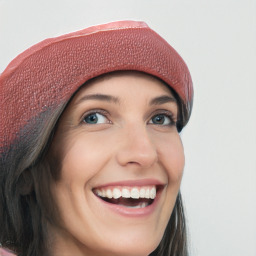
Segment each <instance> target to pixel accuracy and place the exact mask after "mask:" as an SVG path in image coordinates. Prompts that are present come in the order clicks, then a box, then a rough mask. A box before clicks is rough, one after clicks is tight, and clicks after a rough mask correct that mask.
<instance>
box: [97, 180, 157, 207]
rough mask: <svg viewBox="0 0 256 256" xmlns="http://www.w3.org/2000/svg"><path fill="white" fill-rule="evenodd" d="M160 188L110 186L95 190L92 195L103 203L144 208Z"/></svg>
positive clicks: (150, 202)
mask: <svg viewBox="0 0 256 256" xmlns="http://www.w3.org/2000/svg"><path fill="white" fill-rule="evenodd" d="M159 189H160V186H156V185H150V186H140V187H138V186H136V187H130V186H124V187H122V186H112V187H103V188H96V189H94V190H93V192H94V194H95V195H96V196H97V197H99V198H100V199H102V200H103V201H105V202H107V203H110V204H115V205H118V206H121V207H126V208H133V209H137V208H145V207H147V206H149V205H151V204H152V203H153V202H154V199H155V198H156V195H157V191H159Z"/></svg>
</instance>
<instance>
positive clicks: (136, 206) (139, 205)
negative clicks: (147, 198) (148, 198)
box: [125, 202, 148, 209]
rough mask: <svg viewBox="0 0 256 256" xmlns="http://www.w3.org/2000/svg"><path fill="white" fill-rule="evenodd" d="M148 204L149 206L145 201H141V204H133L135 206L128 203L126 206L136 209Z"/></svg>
mask: <svg viewBox="0 0 256 256" xmlns="http://www.w3.org/2000/svg"><path fill="white" fill-rule="evenodd" d="M147 206H148V204H147V203H145V202H143V203H141V204H138V205H133V206H127V205H126V206H125V207H127V208H133V209H136V208H145V207H147Z"/></svg>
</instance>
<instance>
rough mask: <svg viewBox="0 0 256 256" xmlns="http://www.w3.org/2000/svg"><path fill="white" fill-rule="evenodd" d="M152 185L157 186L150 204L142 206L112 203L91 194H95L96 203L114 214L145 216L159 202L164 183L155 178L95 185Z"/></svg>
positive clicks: (150, 212)
mask: <svg viewBox="0 0 256 256" xmlns="http://www.w3.org/2000/svg"><path fill="white" fill-rule="evenodd" d="M152 185H155V186H157V188H158V189H157V193H156V197H155V199H154V201H153V203H152V204H150V205H148V206H146V207H144V208H128V207H125V206H121V205H117V204H112V203H109V202H106V201H104V200H102V199H101V198H100V197H98V196H97V195H95V194H94V193H93V195H94V196H95V198H96V200H97V202H98V203H100V204H101V205H102V206H103V207H105V208H106V209H108V210H110V211H112V212H114V213H115V214H118V215H121V216H124V217H146V216H149V215H150V214H152V213H153V212H154V211H155V209H156V208H157V206H158V204H159V201H160V197H161V194H162V191H163V189H164V187H165V185H164V184H163V183H162V182H160V181H158V180H155V179H147V180H126V181H118V182H111V183H107V184H104V185H101V186H97V187H95V188H104V187H109V186H131V187H135V186H137V187H139V186H152Z"/></svg>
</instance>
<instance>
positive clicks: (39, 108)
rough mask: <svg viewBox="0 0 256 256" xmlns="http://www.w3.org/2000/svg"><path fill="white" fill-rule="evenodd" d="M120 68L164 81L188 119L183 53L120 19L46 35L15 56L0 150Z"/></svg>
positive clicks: (1, 88) (4, 85)
mask: <svg viewBox="0 0 256 256" xmlns="http://www.w3.org/2000/svg"><path fill="white" fill-rule="evenodd" d="M117 70H137V71H142V72H145V73H148V74H151V75H153V76H156V77H158V78H160V79H162V80H163V81H165V82H166V83H167V84H168V85H169V86H170V87H171V88H172V89H173V90H174V91H176V93H177V94H178V95H179V97H180V98H181V100H182V103H183V104H184V105H185V109H186V111H187V117H188V118H189V116H190V112H191V108H192V100H193V87H192V80H191V76H190V73H189V70H188V68H187V66H186V64H185V63H184V61H183V59H182V58H181V57H180V56H179V54H178V53H177V52H176V51H175V50H174V49H173V48H172V47H171V46H170V45H169V44H168V43H167V42H166V41H165V40H164V39H163V38H161V37H160V36H159V35H158V34H157V33H156V32H154V31H153V30H151V29H150V28H149V27H148V26H147V24H146V23H144V22H136V21H119V22H112V23H108V24H104V25H99V26H93V27H90V28H86V29H84V30H80V31H77V32H74V33H70V34H66V35H63V36H59V37H56V38H50V39H46V40H44V41H42V42H40V43H38V44H36V45H34V46H32V47H31V48H29V49H28V50H26V51H24V52H23V53H21V54H20V55H19V56H18V57H16V58H15V59H14V60H13V61H12V62H11V63H10V64H9V65H8V66H7V68H6V69H5V70H4V72H3V73H2V74H1V76H0V153H4V152H5V151H6V150H7V149H8V148H9V147H10V146H11V145H12V144H13V143H14V141H15V142H16V143H17V142H19V141H21V140H22V139H23V138H24V137H25V136H23V134H24V130H26V131H25V134H29V133H34V132H36V127H34V128H33V129H31V128H29V129H31V130H28V127H32V126H33V125H32V126H31V124H33V123H35V121H38V119H39V118H40V119H42V123H43V124H45V122H47V117H49V115H50V113H51V111H52V110H54V109H56V108H57V107H58V106H59V105H60V104H61V103H64V102H67V101H68V100H69V99H70V97H71V96H72V95H73V94H74V92H76V91H77V89H78V88H79V87H80V86H81V85H83V84H84V83H85V82H86V81H88V80H89V79H91V78H93V77H96V76H99V75H101V74H104V73H108V72H112V71H117Z"/></svg>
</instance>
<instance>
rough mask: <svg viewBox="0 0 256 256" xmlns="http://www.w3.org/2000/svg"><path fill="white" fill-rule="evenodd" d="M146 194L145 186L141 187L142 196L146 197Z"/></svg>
mask: <svg viewBox="0 0 256 256" xmlns="http://www.w3.org/2000/svg"><path fill="white" fill-rule="evenodd" d="M145 194H146V189H145V188H141V189H140V198H145Z"/></svg>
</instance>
